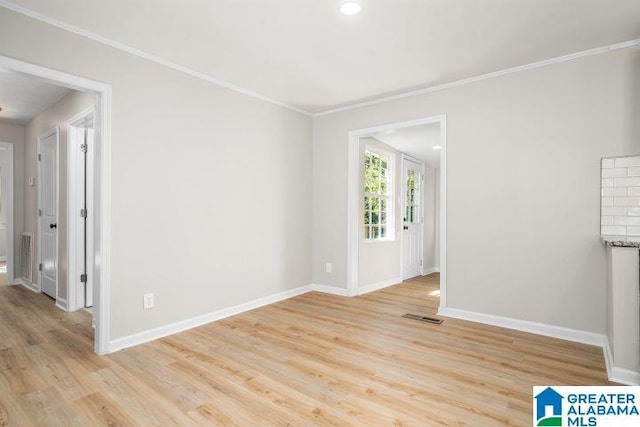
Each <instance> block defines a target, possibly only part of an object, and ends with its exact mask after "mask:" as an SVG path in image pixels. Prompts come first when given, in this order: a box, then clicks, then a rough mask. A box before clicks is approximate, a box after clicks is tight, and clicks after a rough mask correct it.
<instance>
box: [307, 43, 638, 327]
mask: <svg viewBox="0 0 640 427" xmlns="http://www.w3.org/2000/svg"><path fill="white" fill-rule="evenodd" d="M639 87H640V49H637V48H633V49H625V50H620V51H614V52H609V53H606V54H601V55H597V56H591V57H586V58H582V59H577V60H573V61H569V62H564V63H559V64H554V65H550V66H546V67H543V68H539V69H534V70H528V71H524V72H519V73H515V74H510V75H506V76H502V77H497V78H492V79H488V80H484V81H480V82H476V83H472V84H468V85H464V86H460V87H455V88H450V89H447V90H442V91H438V92H433V93H429V94H425V95H421V96H416V97H411V98H405V99H401V100H396V101H392V102H387V103H383V104H378V105H374V106H369V107H363V108H359V109H355V110H350V111H344V112H340V113H335V114H330V115H326V116H321V117H319V118H317V119H316V120H315V121H314V129H313V132H314V144H313V186H314V197H313V211H314V223H313V242H314V248H313V249H314V250H313V252H314V259H313V282H314V283H318V284H323V285H331V286H338V287H343V288H346V265H345V262H346V242H347V235H346V224H347V222H346V192H347V165H348V162H347V155H348V147H347V144H348V132H349V131H350V130H355V129H364V128H368V127H373V126H378V125H383V124H389V123H396V122H402V121H406V120H411V119H417V118H422V117H430V116H436V115H440V114H446V115H447V136H448V141H447V177H446V179H447V189H448V190H447V195H446V196H447V209H448V211H447V218H446V219H447V242H446V243H447V266H448V270H447V279H448V282H447V298H448V305H449V307H451V308H457V309H463V310H470V311H474V312H480V313H487V314H493V315H497V316H505V317H510V318H516V319H523V320H529V321H536V322H542V323H546V324H550V325H556V326H563V327H569V328H575V329H579V330H584V331H591V332H596V333H602V332H604V330H605V300H606V295H605V288H606V286H605V285H606V262H605V249H604V247H603V245H602V244H601V242H600V239H599V211H600V197H599V196H600V176H599V174H600V172H599V169H600V158H601V157H604V156H614V155H623V154H631V153H637V152H638V151H639V150H640V120H639V118H640V96H639V94H638V88H639ZM327 171H331V173H327ZM326 262H332V263H333V265H334V269H333V273H331V274H327V273H325V271H324V269H323V266H324V263H326Z"/></svg>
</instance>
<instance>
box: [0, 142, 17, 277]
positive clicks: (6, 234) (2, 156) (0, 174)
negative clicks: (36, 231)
mask: <svg viewBox="0 0 640 427" xmlns="http://www.w3.org/2000/svg"><path fill="white" fill-rule="evenodd" d="M13 182H14V179H13V144H10V143H6V142H0V286H3V285H10V284H13V282H14V267H13V266H14V259H15V258H14V244H15V242H14V235H15V234H14V231H13V227H14V225H13V216H14V215H13V213H14V212H13V203H14V194H13Z"/></svg>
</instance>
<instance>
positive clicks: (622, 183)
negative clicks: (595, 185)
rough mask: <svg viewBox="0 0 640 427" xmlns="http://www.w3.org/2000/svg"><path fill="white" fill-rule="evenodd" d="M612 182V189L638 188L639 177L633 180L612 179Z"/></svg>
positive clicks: (639, 184)
mask: <svg viewBox="0 0 640 427" xmlns="http://www.w3.org/2000/svg"><path fill="white" fill-rule="evenodd" d="M603 181H604V179H603ZM613 181H614V184H613V186H614V187H640V176H639V177H633V178H614V179H613Z"/></svg>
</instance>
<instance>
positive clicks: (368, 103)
mask: <svg viewBox="0 0 640 427" xmlns="http://www.w3.org/2000/svg"><path fill="white" fill-rule="evenodd" d="M639 45H640V39H635V40H628V41H625V42H621V43H616V44H612V45H609V46H604V47H597V48H594V49H589V50H583V51H581V52H576V53H571V54H568V55H563V56H558V57H556V58H551V59H545V60H542V61H538V62H532V63H530V64H525V65H519V66H517V67H511V68H506V69H504V70H499V71H494V72H491V73H487V74H481V75H479V76H475V77H469V78H466V79H461V80H455V81H453V82H449V83H443V84H440V85H437V86H430V87H426V88H423V89H417V90H412V91H409V92H402V93H398V94H396V95H390V96H384V97H381V98H375V99H372V100H370V101H364V102H358V103H355V104H349V105H345V106H343V107H337V108H331V109H329V110H324V111H319V112H317V113H314V114H313V117H322V116H326V115H328V114H333V113H339V112H342V111H348V110H355V109H357V108H362V107H369V106H371V105H378V104H383V103H385V102H390V101H396V100H399V99H404V98H409V97H412V96H418V95H424V94H427V93H431V92H437V91H440V90H444V89H451V88H454V87H458V86H463V85H466V84H469V83H475V82H479V81H482V80H488V79H492V78H494V77H500V76H506V75H508V74H513V73H519V72H520V71H527V70H533V69H535V68H541V67H546V66H547V65H552V64H559V63H562V62H567V61H572V60H574V59H578V58H584V57H587V56H593V55H599V54H601V53H607V52H612V51H614V50H619V49H626V48H629V47H635V46H639Z"/></svg>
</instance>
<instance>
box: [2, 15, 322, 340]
mask: <svg viewBox="0 0 640 427" xmlns="http://www.w3.org/2000/svg"><path fill="white" fill-rule="evenodd" d="M0 55H5V56H9V57H13V58H16V59H19V60H23V61H27V62H32V63H36V64H39V65H44V66H47V67H50V68H53V69H56V70H60V71H64V72H67V73H71V74H75V75H79V76H83V77H87V78H90V79H93V80H97V81H101V82H104V83H107V84H110V85H112V87H113V109H112V179H111V197H112V206H111V215H112V231H111V238H112V249H111V262H112V263H111V269H112V270H111V301H112V307H111V339H112V340H113V339H115V338H120V337H124V336H128V335H130V334H133V333H136V332H140V331H145V330H149V329H151V328H156V327H160V326H163V325H167V324H170V323H173V322H177V321H180V320H184V319H188V318H191V317H194V316H197V315H202V314H205V313H209V312H212V311H215V310H218V309H222V308H226V307H230V306H234V305H236V304H240V303H243V302H247V301H250V300H253V299H256V298H260V297H264V296H269V295H273V294H275V293H278V292H282V291H285V290H288V289H292V288H296V287H299V286H302V285H307V284H309V283H311V274H310V260H311V232H310V227H309V224H310V222H311V174H310V170H311V119H310V118H309V117H306V116H304V115H301V114H299V113H296V112H292V111H290V110H286V109H284V108H281V107H278V106H275V105H272V104H268V103H265V102H263V101H260V100H257V99H255V98H250V97H247V96H245V95H241V94H238V93H236V92H232V91H229V90H227V89H224V88H222V87H219V86H216V85H214V84H211V83H209V82H205V81H202V80H199V79H196V78H194V77H190V76H188V75H186V74H183V73H180V72H177V71H175V70H172V69H169V68H166V67H163V66H160V65H158V64H155V63H151V62H149V61H146V60H143V59H140V58H138V57H135V56H132V55H129V54H126V53H123V52H120V51H117V50H115V49H112V48H110V47H106V46H104V45H101V44H99V43H96V42H93V41H91V40H88V39H85V38H83V37H79V36H77V35H74V34H71V33H68V32H65V31H63V30H60V29H57V28H53V27H51V26H48V25H46V24H43V23H40V22H36V21H34V20H31V19H29V18H26V17H24V16H21V15H18V14H15V13H13V12H10V11H8V10H2V13H0ZM146 292H153V293H154V294H155V307H154V308H153V309H151V310H146V311H145V310H143V309H142V295H143V294H144V293H146Z"/></svg>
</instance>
